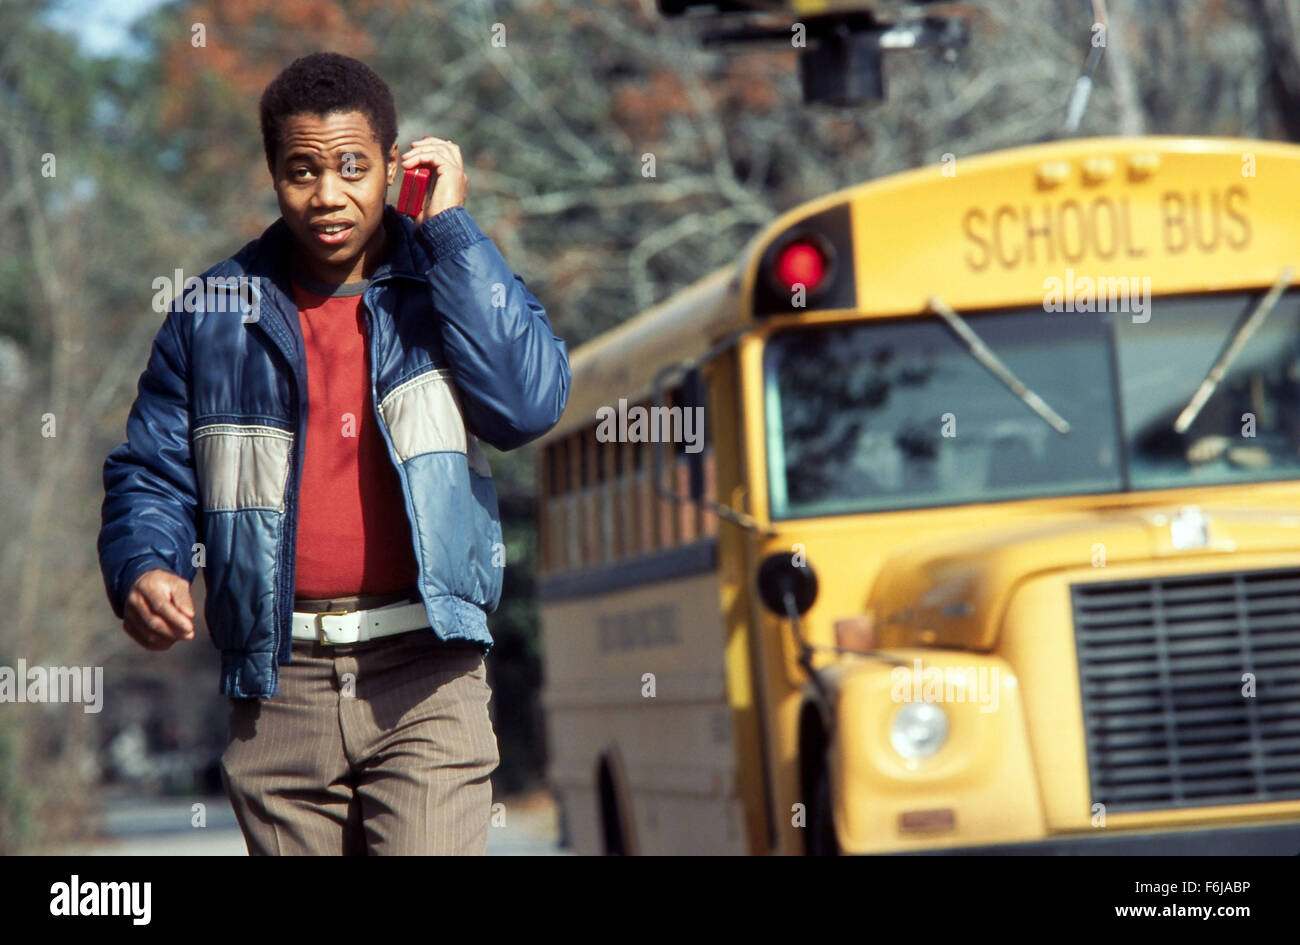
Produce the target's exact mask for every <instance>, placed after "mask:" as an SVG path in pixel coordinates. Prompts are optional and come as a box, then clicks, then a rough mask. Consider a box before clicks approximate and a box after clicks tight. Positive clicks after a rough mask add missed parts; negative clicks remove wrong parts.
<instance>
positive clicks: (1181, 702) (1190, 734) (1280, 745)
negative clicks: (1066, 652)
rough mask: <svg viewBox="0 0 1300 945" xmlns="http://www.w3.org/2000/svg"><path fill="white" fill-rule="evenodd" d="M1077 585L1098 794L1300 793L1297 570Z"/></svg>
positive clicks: (1104, 798)
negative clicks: (1248, 692) (1249, 692)
mask: <svg viewBox="0 0 1300 945" xmlns="http://www.w3.org/2000/svg"><path fill="white" fill-rule="evenodd" d="M1070 591H1071V599H1072V603H1073V608H1074V628H1075V642H1076V645H1077V647H1078V653H1079V676H1080V684H1081V686H1080V688H1081V691H1082V695H1083V717H1084V720H1085V730H1086V741H1087V751H1088V772H1089V780H1090V781H1091V786H1092V799H1093V802H1094V803H1102V804H1105V805H1106V810H1107V811H1108V812H1115V811H1132V810H1153V809H1163V808H1171V807H1172V808H1176V807H1203V806H1213V805H1222V804H1246V803H1251V802H1259V801H1278V800H1284V799H1288V798H1297V797H1300V569H1286V570H1270V571H1239V572H1227V573H1222V574H1208V575H1194V576H1180V577H1167V578H1155V579H1148V580H1136V581H1115V582H1111V583H1105V584H1076V585H1072V586H1071V588H1070ZM1247 674H1251V676H1253V680H1254V687H1255V694H1254V696H1253V697H1249V696H1246V695H1243V692H1244V691H1246V687H1247V685H1248V682H1249V680H1250V679H1251V676H1247Z"/></svg>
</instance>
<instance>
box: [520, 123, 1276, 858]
mask: <svg viewBox="0 0 1300 945" xmlns="http://www.w3.org/2000/svg"><path fill="white" fill-rule="evenodd" d="M944 158H945V159H944V160H943V161H941V162H940V163H939V164H938V165H936V166H932V167H926V168H922V169H918V170H913V171H909V172H906V173H901V174H898V175H895V176H891V177H888V178H885V179H881V180H877V181H872V182H868V183H863V184H861V185H857V186H853V187H849V188H847V189H844V190H840V191H837V192H835V193H832V194H829V195H827V196H825V197H822V198H820V199H817V200H814V201H812V202H809V203H807V204H804V205H802V206H799V207H797V208H795V209H793V210H790V211H789V212H788V213H785V214H783V215H782V216H780V217H779V218H778V219H776V220H775V221H774V222H772V223H771V225H770V226H768V227H766V228H765V229H764V230H763V231H762V232H761V233H759V234H758V235H757V236H756V237H755V238H754V239H753V240H752V241H751V243H750V244H749V245H748V246H747V248H746V249H745V251H744V252H743V253H742V254H741V256H740V258H739V259H738V260H737V261H736V263H735V264H734V265H729V266H727V267H725V268H723V269H721V270H719V271H716V272H714V273H712V274H711V275H708V276H707V277H705V278H703V279H701V280H700V281H698V282H696V283H695V284H693V285H691V286H689V287H688V288H686V289H685V290H683V291H681V292H680V293H678V294H676V295H674V296H672V297H671V298H669V299H667V300H666V301H664V302H663V303H662V304H659V305H656V306H655V307H653V308H651V309H650V310H648V311H646V312H644V313H642V314H640V315H637V316H636V317H634V318H632V319H630V320H629V321H627V322H625V323H623V324H622V325H620V326H619V327H617V328H616V329H614V330H612V331H610V332H608V333H607V334H605V335H604V336H602V337H599V338H597V339H595V340H593V341H592V342H590V343H588V344H585V345H583V346H582V347H581V348H579V349H578V350H576V351H575V352H574V355H573V358H572V361H571V367H572V375H573V380H572V388H571V397H570V401H569V405H568V408H567V410H566V412H565V415H564V417H563V418H562V420H561V422H560V423H559V424H558V425H557V426H556V427H555V428H554V429H553V430H552V431H551V432H550V433H548V434H547V436H546V437H545V438H544V439H543V440H542V441H541V450H540V451H539V463H540V482H541V493H540V499H539V520H540V521H539V535H540V582H539V596H540V600H541V621H542V634H543V637H542V642H543V653H544V656H543V670H544V688H543V695H542V700H543V708H544V712H545V717H546V723H547V738H548V749H549V761H548V769H547V773H548V778H549V781H550V783H551V785H552V787H553V789H554V791H555V793H556V796H557V798H558V799H559V803H560V807H561V811H562V817H563V823H564V828H565V832H566V835H567V837H568V840H569V842H570V844H571V845H572V847H573V848H574V849H575V850H576V851H577V852H580V853H610V854H658V853H697V852H699V853H702V852H712V853H737V854H740V853H749V854H763V853H765V854H800V853H813V854H833V853H844V854H848V853H862V854H883V853H928V852H949V853H962V852H994V853H999V852H1001V853H1094V852H1096V853H1152V852H1164V853H1205V852H1214V853H1229V852H1247V853H1261V852H1274V853H1287V854H1295V853H1297V852H1300V482H1297V475H1298V474H1300V292H1298V291H1297V289H1296V287H1295V283H1294V278H1295V274H1296V266H1297V265H1298V264H1300V187H1297V186H1296V182H1297V180H1300V147H1296V146H1292V145H1287V144H1282V143H1268V142H1259V141H1244V140H1226V139H1203V138H1175V137H1137V138H1124V139H1109V138H1096V139H1075V140H1069V141H1063V142H1054V143H1046V144H1039V145H1033V146H1029V147H1023V148H1017V149H1013V150H1007V151H1003V152H999V153H993V154H986V155H981V156H972V157H966V156H952V155H945V156H944ZM692 418H696V419H702V420H703V430H702V432H701V429H700V424H699V423H696V424H695V429H691V427H692V424H691V422H690V421H691V419H692Z"/></svg>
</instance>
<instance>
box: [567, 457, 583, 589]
mask: <svg viewBox="0 0 1300 945" xmlns="http://www.w3.org/2000/svg"><path fill="white" fill-rule="evenodd" d="M564 454H565V456H564V458H565V464H564V465H565V468H566V471H567V475H566V478H565V483H566V489H567V491H566V495H565V500H564V504H565V506H566V514H565V522H564V535H565V544H566V546H567V548H568V552H567V554H566V555H565V558H566V560H567V561H568V566H569V568H570V569H573V568H577V567H580V566H581V565H582V506H581V504H580V500H581V498H582V492H581V490H580V489H579V483H580V481H581V480H580V476H581V468H582V467H581V463H582V433H581V432H579V433H574V434H572V435H571V436H569V437H568V439H567V442H566V444H565V450H564Z"/></svg>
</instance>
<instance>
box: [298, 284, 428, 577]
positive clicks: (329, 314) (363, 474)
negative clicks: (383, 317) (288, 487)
mask: <svg viewBox="0 0 1300 945" xmlns="http://www.w3.org/2000/svg"><path fill="white" fill-rule="evenodd" d="M300 281H302V282H308V284H309V285H311V289H307V288H305V287H304V286H303V285H301V284H300ZM365 286H366V283H364V282H356V283H348V284H346V285H341V286H337V287H333V288H334V294H333V295H322V294H318V293H322V292H325V291H326V290H328V289H329V288H330V287H328V286H325V285H322V284H320V283H311V282H310V281H309V280H305V279H302V278H301V277H295V279H294V284H293V289H294V297H295V300H296V301H297V303H298V321H299V323H300V324H301V325H302V339H303V345H304V349H305V352H306V356H307V362H306V363H307V393H308V397H309V398H310V403H309V405H308V409H307V439H306V443H305V444H304V454H303V463H302V489H301V491H300V493H299V495H298V542H297V565H296V569H295V572H294V579H295V593H296V596H298V597H303V598H330V597H350V596H352V595H354V594H386V593H388V592H390V591H396V590H401V589H404V588H408V587H414V586H415V584H416V563H415V552H414V550H413V547H412V544H413V543H412V538H411V526H410V523H409V522H408V520H407V517H406V504H405V502H404V500H403V498H402V485H401V482H400V481H399V480H398V478H397V470H396V469H395V468H394V466H393V461H392V459H391V458H390V457H389V453H388V446H387V444H385V443H384V436H383V433H382V432H380V429H379V421H378V419H377V418H376V417H375V409H374V407H373V406H372V402H371V395H370V359H369V356H368V348H367V345H366V323H365V313H364V312H362V310H361V291H362V290H363V289H364V288H365Z"/></svg>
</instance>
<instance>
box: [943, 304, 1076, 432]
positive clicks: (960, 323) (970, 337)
mask: <svg viewBox="0 0 1300 945" xmlns="http://www.w3.org/2000/svg"><path fill="white" fill-rule="evenodd" d="M929 306H930V311H932V312H934V313H935V314H936V315H939V316H940V317H942V318H943V320H944V321H945V322H947V323H948V326H949V327H950V328H951V329H952V330H953V331H955V332H956V333H957V336H958V337H959V338H961V340H962V341H964V342H965V343H966V348H967V350H969V351H970V353H971V357H973V358H974V359H975V360H976V361H978V362H979V363H980V364H982V365H984V366H985V367H986V368H988V371H989V373H990V374H992V375H993V376H994V377H996V378H997V379H998V380H999V381H1001V382H1002V383H1003V384H1005V385H1006V387H1007V389H1008V390H1009V391H1011V393H1013V394H1015V395H1016V396H1017V397H1019V398H1020V399H1021V400H1022V401H1024V403H1025V406H1026V407H1028V408H1029V409H1030V410H1032V411H1033V412H1034V413H1036V414H1038V415H1039V416H1040V417H1042V418H1043V420H1044V421H1046V422H1047V425H1048V426H1050V427H1051V428H1052V429H1053V430H1055V431H1056V432H1057V433H1060V434H1062V435H1064V434H1066V433H1069V432H1070V424H1069V423H1068V422H1067V421H1066V420H1065V418H1064V417H1062V416H1061V415H1060V414H1059V413H1057V412H1056V411H1055V410H1053V409H1052V408H1051V407H1049V406H1048V405H1047V402H1046V401H1045V400H1043V398H1041V397H1039V396H1038V395H1037V394H1035V393H1034V392H1033V391H1032V390H1030V389H1029V388H1028V387H1027V386H1026V385H1025V382H1024V381H1022V380H1021V379H1020V378H1018V377H1016V375H1015V374H1013V373H1012V372H1011V368H1009V367H1007V366H1006V365H1005V364H1003V363H1002V362H1001V361H999V360H998V356H997V355H996V354H994V353H993V350H992V349H991V348H990V347H989V346H988V345H986V344H985V343H984V342H983V341H981V340H980V337H979V335H977V334H975V330H974V329H973V328H971V327H970V325H969V324H967V323H966V320H965V319H964V318H962V317H961V316H960V315H958V314H957V313H956V312H954V311H953V310H952V308H951V307H950V306H949V305H948V303H947V302H945V301H944V300H943V299H941V298H939V296H937V295H932V296H930V300H929Z"/></svg>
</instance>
